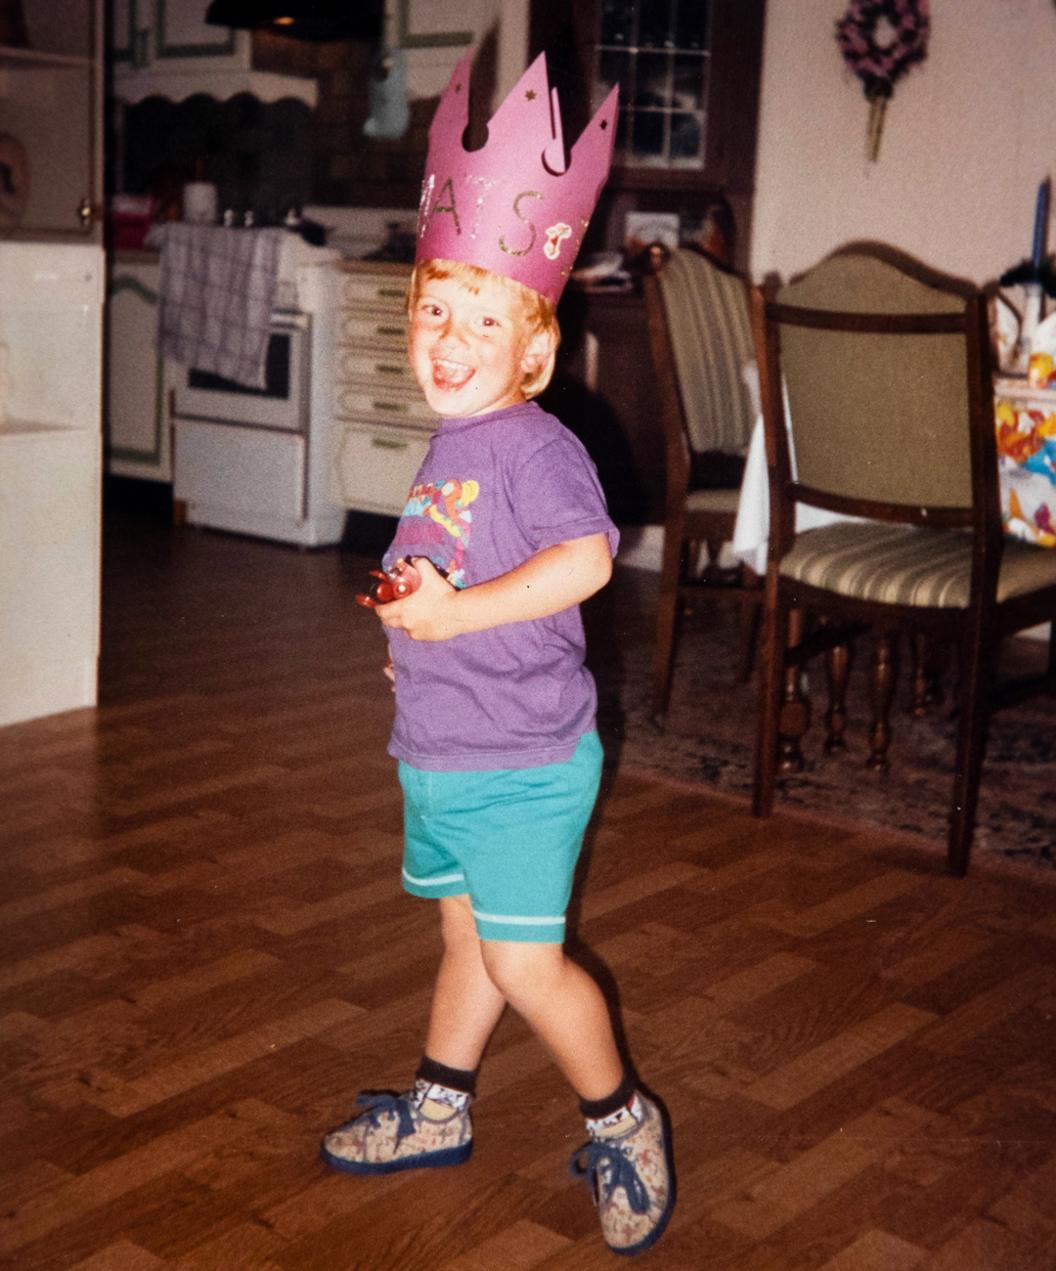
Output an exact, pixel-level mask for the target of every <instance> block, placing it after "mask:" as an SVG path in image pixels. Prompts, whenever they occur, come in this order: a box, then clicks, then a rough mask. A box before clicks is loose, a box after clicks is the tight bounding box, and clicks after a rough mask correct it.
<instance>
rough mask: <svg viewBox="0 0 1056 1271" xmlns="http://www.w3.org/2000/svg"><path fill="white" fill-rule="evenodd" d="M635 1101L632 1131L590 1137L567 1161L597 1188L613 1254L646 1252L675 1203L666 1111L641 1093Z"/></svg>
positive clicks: (577, 1174)
mask: <svg viewBox="0 0 1056 1271" xmlns="http://www.w3.org/2000/svg"><path fill="white" fill-rule="evenodd" d="M635 1104H636V1108H635V1119H636V1121H637V1124H636V1125H635V1126H634V1127H633V1128H632V1129H630V1130H627V1131H626V1132H625V1133H623V1134H619V1135H614V1136H610V1137H602V1136H601V1135H594V1136H592V1137H591V1138H590V1139H589V1140H588V1141H587V1142H586V1143H584V1144H583V1146H582V1147H581V1148H579V1149H578V1150H577V1151H575V1152H573V1153H572V1160H571V1161H570V1163H569V1165H570V1169H571V1172H572V1176H573V1177H574V1178H582V1179H583V1180H584V1181H585V1182H588V1183H589V1184H590V1185H591V1187H592V1189H593V1192H594V1204H595V1205H596V1206H597V1210H598V1218H599V1219H600V1221H601V1232H602V1235H603V1236H604V1237H605V1241H606V1243H607V1244H608V1246H609V1248H610V1249H611V1250H612V1251H613V1253H627V1254H630V1253H643V1252H644V1251H645V1250H646V1249H648V1248H649V1247H650V1246H651V1245H653V1244H655V1243H656V1242H657V1240H659V1239H660V1237H661V1235H662V1234H663V1231H664V1228H665V1227H666V1226H667V1222H668V1219H669V1218H670V1217H671V1211H672V1209H674V1207H675V1186H674V1183H675V1180H674V1170H673V1168H672V1163H671V1149H670V1137H669V1135H668V1133H667V1130H666V1128H665V1125H664V1117H663V1113H662V1112H661V1111H660V1108H659V1107H658V1106H657V1105H656V1104H655V1103H653V1101H652V1100H651V1099H647V1098H646V1097H645V1096H644V1095H643V1094H638V1095H637V1097H636V1100H635Z"/></svg>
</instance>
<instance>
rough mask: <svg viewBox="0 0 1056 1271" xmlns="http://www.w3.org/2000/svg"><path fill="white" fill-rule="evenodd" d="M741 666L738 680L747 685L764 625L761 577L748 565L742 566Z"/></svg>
mask: <svg viewBox="0 0 1056 1271" xmlns="http://www.w3.org/2000/svg"><path fill="white" fill-rule="evenodd" d="M741 589H742V591H743V593H744V594H743V595H742V597H741V665H740V667H739V669H738V672H737V678H738V679H739V680H740V682H741V683H742V684H747V683H748V681H749V680H750V679H751V678H752V667H753V666H754V665H755V655H756V651H757V649H758V646H759V629H760V626H761V625H762V617H763V600H762V596H763V593H762V589H761V588H760V586H759V575H758V574H756V573H755V571H754V570H752V569H749V568H748V566H747V565H742V566H741Z"/></svg>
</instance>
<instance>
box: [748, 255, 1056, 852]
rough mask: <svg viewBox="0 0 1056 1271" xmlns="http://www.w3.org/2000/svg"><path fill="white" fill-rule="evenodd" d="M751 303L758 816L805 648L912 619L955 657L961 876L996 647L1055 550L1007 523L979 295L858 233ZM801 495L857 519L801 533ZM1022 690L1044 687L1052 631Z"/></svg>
mask: <svg viewBox="0 0 1056 1271" xmlns="http://www.w3.org/2000/svg"><path fill="white" fill-rule="evenodd" d="M752 314H753V330H754V336H755V342H756V348H757V351H758V360H759V373H760V389H761V394H762V404H763V417H764V424H765V431H766V446H767V462H768V465H769V477H770V544H769V557H768V564H767V573H766V583H765V612H764V639H763V647H764V654H763V663H764V671H763V674H762V675H761V677H760V701H759V716H758V729H757V747H756V762H755V788H754V801H753V802H754V811H755V812H756V814H757V815H760V816H767V815H769V813H770V812H771V810H772V806H773V801H774V789H775V779H776V768H777V756H778V750H779V744H780V736H781V733H782V731H783V728H784V725H783V724H782V715H783V714H785V716H786V722H787V719H788V716H789V715H790V714H791V716H793V717H795V716H796V715H797V714H798V715H799V717H800V719H801V720H802V717H803V713H802V710H801V708H800V706H799V705H798V704H796V703H795V702H794V701H793V700H792V698H793V696H794V694H792V693H791V692H790V685H792V684H793V683H794V682H795V681H796V680H797V679H798V676H797V675H796V674H795V672H796V671H797V670H798V669H800V668H802V666H803V665H804V663H805V662H806V660H807V659H808V658H810V657H811V656H813V655H814V654H816V653H819V652H822V651H825V650H827V649H828V650H831V649H833V648H840V647H842V646H843V645H845V643H846V641H847V639H848V631H849V630H850V631H851V632H853V631H854V630H856V629H860V628H861V627H862V626H863V625H865V626H868V627H870V628H872V629H874V630H875V632H876V633H877V653H876V654H875V655H874V657H876V658H878V659H879V660H880V662H881V663H884V662H886V664H887V667H888V668H890V666H891V665H892V657H891V654H892V645H893V641H894V640H895V639H896V638H897V635H898V633H900V632H906V633H909V634H912V635H918V634H923V635H925V636H927V637H929V638H932V639H934V640H935V641H937V642H941V643H945V644H947V645H948V646H949V647H951V648H953V649H955V650H956V653H957V655H958V662H959V672H960V674H959V688H958V703H957V706H958V712H957V737H956V755H955V772H954V781H953V792H952V798H951V803H950V813H949V835H948V839H947V862H948V866H949V869H950V870H951V872H953V873H955V874H963V873H964V872H965V870H966V869H967V867H968V859H969V850H970V845H971V840H972V830H973V826H974V821H975V812H976V804H977V797H978V789H979V780H980V774H981V771H982V764H983V753H984V745H985V729H986V721H987V717H988V712H989V711H990V710H991V709H992V708H993V707H994V706H996V705H999V704H1002V702H1003V699H1002V696H1001V694H1000V693H998V692H991V691H990V688H991V677H992V675H993V673H995V672H996V661H997V658H996V654H997V649H998V645H999V643H1000V641H1001V639H1002V638H1003V637H1005V636H1007V635H1010V634H1012V633H1014V632H1016V631H1020V630H1023V629H1025V628H1027V627H1032V626H1034V625H1035V624H1037V623H1040V622H1043V621H1049V620H1051V619H1053V618H1056V551H1051V550H1046V549H1044V548H1041V547H1037V546H1034V545H1032V544H1029V543H1025V542H1020V541H1017V540H1012V539H1009V538H1005V537H1004V536H1003V534H1002V526H1001V516H1000V510H999V499H998V472H997V455H996V446H995V436H994V410H993V389H992V384H991V366H990V346H989V338H988V328H987V313H986V304H985V300H984V298H983V296H982V295H981V294H980V293H978V292H977V291H975V290H974V289H972V288H969V287H966V286H964V285H961V284H957V283H954V282H953V281H952V280H949V279H943V278H941V277H940V276H938V275H935V274H933V273H931V272H930V271H927V270H925V269H924V268H923V267H922V266H920V265H919V264H917V263H916V262H914V261H912V260H910V258H908V257H904V256H901V255H899V254H896V253H893V252H890V251H881V250H879V249H875V248H867V247H865V246H861V245H860V246H858V247H856V248H854V249H848V250H844V251H841V252H837V253H835V254H834V255H832V256H830V257H828V258H827V259H825V260H823V261H822V262H821V263H820V264H819V265H817V266H816V267H815V268H813V269H812V270H810V271H809V272H807V273H806V274H804V275H803V276H802V277H800V278H798V279H796V280H794V281H793V282H791V283H789V284H787V285H785V286H783V287H780V288H777V289H773V288H768V289H766V290H764V289H762V288H756V289H754V291H753V297H752ZM802 505H808V506H812V507H815V508H822V509H826V510H828V511H829V512H831V513H835V514H846V515H849V516H851V517H859V518H867V519H865V520H861V521H848V520H846V519H844V520H836V521H834V523H832V524H828V525H823V526H822V527H820V528H815V529H811V530H808V531H806V532H801V533H797V530H796V510H797V508H798V507H800V506H802ZM796 615H806V620H803V621H796V620H795V619H796ZM790 618H791V619H793V621H792V622H791V623H790ZM800 628H802V631H801V632H800V630H799V629H800ZM790 630H791V631H792V634H791V635H790ZM1054 640H1056V637H1054ZM879 669H880V671H881V672H884V670H885V668H884V666H883V665H881V666H880V668H879ZM881 678H883V676H881ZM1033 687H1042V688H1045V689H1046V690H1047V691H1050V692H1051V691H1052V690H1053V688H1054V687H1056V643H1052V642H1050V647H1049V663H1048V673H1047V674H1046V675H1043V676H1041V677H1038V681H1037V683H1036V684H1035V685H1034V686H1033ZM1021 692H1022V686H1019V692H1018V693H1017V697H1016V700H1018V697H1019V696H1021ZM883 696H884V694H881V698H883ZM889 706H890V697H889V694H888V700H887V702H886V708H888V709H889ZM876 709H877V707H876V706H874V710H876ZM883 709H885V703H884V702H883V701H882V700H881V701H880V702H879V710H880V711H881V712H882V711H883ZM873 726H874V730H875V729H878V728H879V729H881V730H883V729H884V728H886V727H887V724H886V721H884V720H883V719H882V718H880V717H879V716H878V717H877V718H874V721H873Z"/></svg>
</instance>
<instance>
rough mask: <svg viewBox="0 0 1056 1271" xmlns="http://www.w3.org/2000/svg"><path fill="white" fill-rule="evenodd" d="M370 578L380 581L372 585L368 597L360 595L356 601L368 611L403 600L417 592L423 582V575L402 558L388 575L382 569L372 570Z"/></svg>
mask: <svg viewBox="0 0 1056 1271" xmlns="http://www.w3.org/2000/svg"><path fill="white" fill-rule="evenodd" d="M370 576H371V578H376V579H377V580H378V581H377V582H376V583H372V584H371V588H370V592H369V593H368V594H367V595H362V594H359V595H357V596H356V600H357V601H358V602H359V603H360V604H361V605H365V606H366V607H367V608H368V609H376V608H377V607H378V605H387V604H388V603H389V602H390V601H391V600H402V599H403V597H404V596H409V595H410V594H411V592H412V591H417V590H418V587H419V586H420V585H421V581H422V576H421V574H420V573H419V572H418V571H417V570H416V569H415V567H414V566H413V565H412V564H411V562H410V561H408V560H404V559H403V558H402V557H401V558H400V559H399V560H398V561H397V562H396V564H395V565H393V567H392V568H391V569H390V570H389V571H388V572H387V573H386V572H383V571H382V570H380V569H372V570H371V571H370Z"/></svg>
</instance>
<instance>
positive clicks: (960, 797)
mask: <svg viewBox="0 0 1056 1271" xmlns="http://www.w3.org/2000/svg"><path fill="white" fill-rule="evenodd" d="M993 656H994V649H993V647H992V646H991V643H990V640H989V638H988V636H987V634H986V633H984V631H983V630H982V629H981V628H980V627H977V628H976V629H975V630H973V631H972V633H971V635H970V636H969V642H968V643H967V644H962V646H961V649H960V662H961V665H960V682H961V683H960V696H961V702H960V712H959V717H958V721H957V757H956V768H955V769H954V778H953V807H952V808H951V810H950V836H949V839H948V841H947V848H946V865H947V868H948V869H949V871H950V873H951V874H955V875H956V876H957V877H958V878H961V877H963V876H964V875H965V874H966V873H967V872H968V858H969V854H970V852H971V847H972V834H973V832H974V830H975V812H976V808H977V806H978V803H979V779H980V777H981V776H982V771H983V756H984V754H985V752H986V725H987V718H988V715H989V710H988V702H987V691H986V685H987V682H988V680H989V675H990V670H991V665H990V664H991V662H992V660H993Z"/></svg>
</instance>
